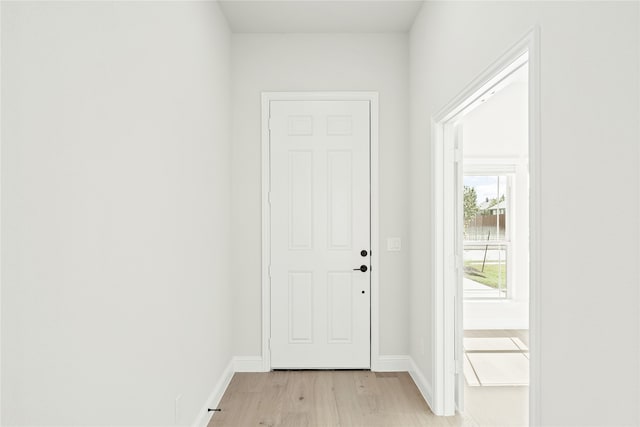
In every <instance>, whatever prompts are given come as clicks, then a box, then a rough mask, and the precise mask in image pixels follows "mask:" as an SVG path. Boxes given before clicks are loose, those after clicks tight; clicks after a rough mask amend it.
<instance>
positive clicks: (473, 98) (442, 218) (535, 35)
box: [431, 27, 541, 425]
mask: <svg viewBox="0 0 640 427" xmlns="http://www.w3.org/2000/svg"><path fill="white" fill-rule="evenodd" d="M525 54H528V58H527V61H528V63H529V180H530V193H529V201H530V203H529V229H530V230H531V231H530V241H529V248H530V249H529V256H530V261H529V262H530V273H529V281H530V283H529V286H530V298H529V307H530V309H529V329H530V332H529V336H530V346H529V348H530V362H529V363H530V371H529V372H530V373H529V376H530V386H529V422H530V425H539V424H540V400H541V399H540V386H539V384H540V335H539V334H540V29H539V27H534V28H533V29H531V30H530V31H529V32H528V33H527V34H526V35H525V36H524V37H523V38H522V39H521V40H519V41H518V42H517V43H515V44H514V45H513V46H512V47H511V48H510V49H508V50H507V51H506V52H505V53H504V54H503V55H502V56H501V57H500V58H499V59H498V60H497V61H495V62H494V63H493V64H492V65H491V66H489V67H488V68H487V69H486V70H485V71H484V72H483V73H481V74H480V75H479V76H478V77H477V78H476V79H475V80H474V81H472V82H471V83H470V84H469V85H468V86H467V87H466V88H465V89H464V90H463V91H462V92H460V94H459V95H458V96H456V97H455V98H454V99H453V100H452V101H451V102H449V103H448V104H447V105H446V106H445V107H444V108H442V109H441V110H440V112H438V113H437V114H435V115H434V116H433V117H432V119H431V129H432V141H433V142H432V144H431V150H432V152H431V159H432V164H431V166H432V183H433V184H432V185H433V187H432V190H433V191H432V195H433V199H432V206H433V220H432V224H431V227H432V228H431V230H432V233H433V234H432V235H433V236H434V239H433V242H432V251H433V252H432V253H433V254H434V256H433V259H432V262H433V265H432V283H433V284H434V285H433V287H432V292H433V293H432V299H431V304H432V305H431V309H432V315H433V338H434V346H433V354H432V360H433V372H434V377H433V404H434V408H432V409H433V411H434V413H435V414H437V415H454V414H455V411H456V406H455V402H456V396H455V391H456V387H455V385H456V368H457V369H458V370H460V366H458V367H456V355H455V337H456V330H455V326H454V325H455V315H456V307H455V306H454V299H455V293H456V288H457V286H456V283H455V277H456V275H455V269H456V267H455V264H456V263H455V251H454V249H453V247H454V245H453V242H454V239H455V235H454V226H455V224H454V219H455V218H454V212H455V210H454V209H455V199H454V194H455V192H454V188H453V183H454V179H453V170H454V169H453V161H454V156H455V155H456V153H455V152H454V150H453V146H454V145H453V144H454V141H453V132H452V131H451V128H452V127H453V123H454V122H455V120H456V119H458V118H460V117H461V116H462V115H463V114H465V113H466V112H468V111H469V110H470V109H471V108H473V107H474V106H475V103H476V102H478V100H479V98H480V97H481V96H482V95H483V94H484V93H486V92H487V90H488V89H490V88H491V87H493V86H495V85H496V84H497V83H498V82H499V81H501V80H502V79H503V78H504V77H505V76H506V75H508V74H509V73H510V70H509V67H510V66H512V65H513V64H514V62H515V61H517V60H518V59H519V58H522V57H523V55H525ZM460 305H461V304H460ZM460 309H461V307H460V308H458V310H460Z"/></svg>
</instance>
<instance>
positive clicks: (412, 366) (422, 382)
mask: <svg viewBox="0 0 640 427" xmlns="http://www.w3.org/2000/svg"><path fill="white" fill-rule="evenodd" d="M408 359H409V360H408V362H409V375H411V378H412V379H413V382H414V383H416V386H417V387H418V390H420V394H422V397H423V398H424V400H425V402H427V405H429V408H430V409H431V412H433V413H434V414H436V411H435V410H434V408H435V406H434V405H433V388H432V386H431V383H430V382H429V381H427V378H426V377H425V376H424V374H423V373H422V371H421V370H420V368H419V367H418V365H417V364H416V362H415V361H414V360H413V358H412V357H410V356H409V358H408ZM436 415H438V414H436Z"/></svg>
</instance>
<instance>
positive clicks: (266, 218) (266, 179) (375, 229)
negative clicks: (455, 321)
mask: <svg viewBox="0 0 640 427" xmlns="http://www.w3.org/2000/svg"><path fill="white" fill-rule="evenodd" d="M271 101H369V102H370V105H371V109H370V111H371V116H370V121H369V123H370V127H371V133H370V138H371V139H370V151H369V153H370V154H369V155H370V174H371V176H370V180H369V182H370V186H371V188H370V190H371V193H370V194H371V199H370V200H371V206H370V210H371V370H372V371H375V370H377V369H378V366H379V354H380V341H379V330H380V326H379V317H378V316H379V310H378V308H379V279H380V275H379V274H380V273H379V268H380V261H379V260H380V247H379V240H380V239H379V222H380V220H379V210H378V206H379V197H378V187H379V186H378V93H377V92H263V93H262V370H263V371H264V372H268V371H270V370H271V352H270V350H269V338H270V336H271V281H270V276H269V265H270V264H271V226H270V225H271V216H270V209H269V191H270V176H271V169H270V168H271V159H270V135H269V106H270V102H271Z"/></svg>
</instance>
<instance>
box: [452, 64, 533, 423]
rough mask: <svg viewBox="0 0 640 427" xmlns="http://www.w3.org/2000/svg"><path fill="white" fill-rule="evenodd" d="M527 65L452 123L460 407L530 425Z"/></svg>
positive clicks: (487, 418)
mask: <svg viewBox="0 0 640 427" xmlns="http://www.w3.org/2000/svg"><path fill="white" fill-rule="evenodd" d="M528 74H529V70H528V63H527V62H524V63H523V64H522V65H519V66H518V67H517V68H516V69H515V70H514V71H513V72H511V73H510V74H508V75H507V76H505V78H504V79H503V80H502V81H500V82H499V83H498V84H496V85H495V86H494V87H493V88H491V89H490V90H489V91H488V92H487V93H486V94H484V95H483V96H482V97H481V98H480V100H479V102H478V104H477V106H476V107H475V108H473V110H471V111H469V112H468V113H467V114H465V115H464V117H462V118H461V119H460V120H459V121H458V122H457V124H456V126H457V127H458V131H457V132H456V135H457V137H458V138H459V139H460V141H459V147H460V149H461V150H462V168H461V171H460V172H461V174H462V177H461V180H460V181H461V182H460V181H459V185H460V184H461V188H458V191H459V192H461V193H462V227H461V229H462V274H461V275H462V278H461V279H462V322H461V326H462V329H463V331H460V330H459V328H458V330H457V333H458V334H462V351H463V353H464V354H463V355H461V356H462V361H463V368H462V371H463V377H464V385H463V386H462V385H460V387H461V389H462V388H464V390H461V391H463V392H464V399H463V401H464V411H465V413H466V414H468V415H469V416H471V417H472V418H473V419H475V420H476V421H477V422H479V423H480V424H481V425H527V424H528V391H529V390H528V389H529V173H528V160H529V158H528V150H529V144H528V135H529V129H528Z"/></svg>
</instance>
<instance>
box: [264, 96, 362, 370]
mask: <svg viewBox="0 0 640 427" xmlns="http://www.w3.org/2000/svg"><path fill="white" fill-rule="evenodd" d="M269 109H270V116H271V118H270V155H271V160H270V166H271V167H270V170H271V177H270V178H271V184H270V201H271V203H270V207H271V215H270V217H271V341H270V348H271V367H272V368H275V369H278V368H298V369H314V368H320V369H321V368H369V367H370V300H371V299H370V289H371V286H370V284H371V281H370V269H371V266H370V259H371V258H370V251H371V250H370V248H371V245H370V222H371V221H370V154H369V151H370V103H369V101H271V102H270V107H269ZM365 270H366V271H365Z"/></svg>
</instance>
